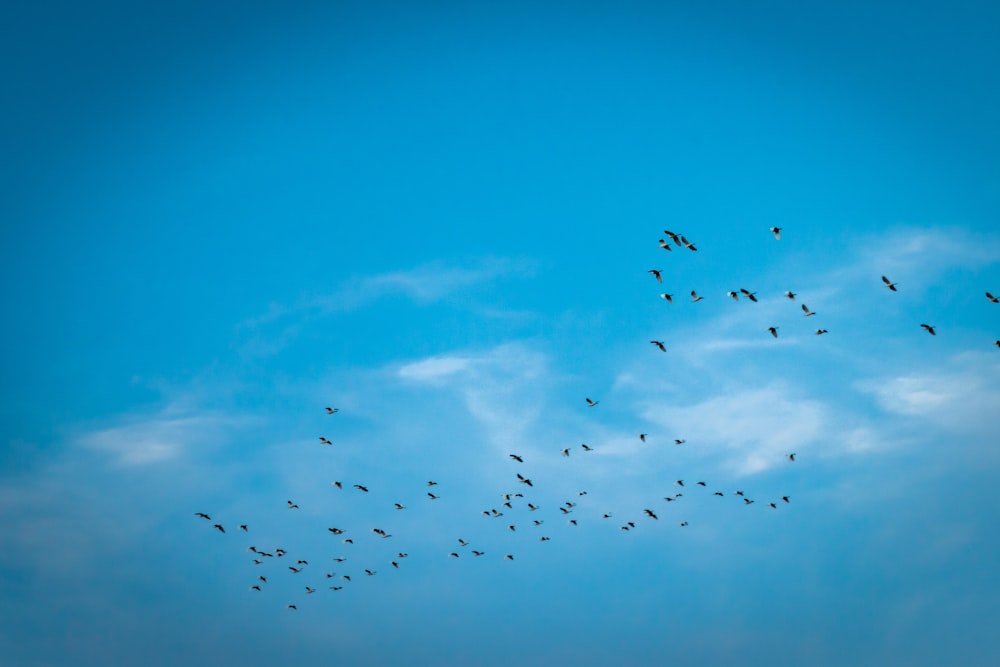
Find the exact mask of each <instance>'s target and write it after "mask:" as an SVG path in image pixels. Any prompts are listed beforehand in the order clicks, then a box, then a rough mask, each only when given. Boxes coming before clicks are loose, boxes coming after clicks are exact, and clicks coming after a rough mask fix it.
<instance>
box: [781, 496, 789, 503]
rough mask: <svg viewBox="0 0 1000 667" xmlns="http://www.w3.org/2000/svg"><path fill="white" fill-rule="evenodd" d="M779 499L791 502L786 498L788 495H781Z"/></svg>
mask: <svg viewBox="0 0 1000 667" xmlns="http://www.w3.org/2000/svg"><path fill="white" fill-rule="evenodd" d="M781 499H782V500H784V501H785V502H786V503H787V502H791V501H790V500H788V496H781Z"/></svg>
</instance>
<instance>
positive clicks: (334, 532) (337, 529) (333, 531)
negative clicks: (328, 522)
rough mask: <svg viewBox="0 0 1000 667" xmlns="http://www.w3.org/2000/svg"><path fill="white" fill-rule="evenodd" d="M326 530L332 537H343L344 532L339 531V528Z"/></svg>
mask: <svg viewBox="0 0 1000 667" xmlns="http://www.w3.org/2000/svg"><path fill="white" fill-rule="evenodd" d="M327 530H329V531H330V532H331V533H333V534H334V535H343V534H344V531H343V530H341V529H340V528H327Z"/></svg>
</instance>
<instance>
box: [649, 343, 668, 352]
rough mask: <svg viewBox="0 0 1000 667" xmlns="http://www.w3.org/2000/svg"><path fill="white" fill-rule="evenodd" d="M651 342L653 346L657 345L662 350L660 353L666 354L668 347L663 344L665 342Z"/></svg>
mask: <svg viewBox="0 0 1000 667" xmlns="http://www.w3.org/2000/svg"><path fill="white" fill-rule="evenodd" d="M649 342H650V344H651V345H655V346H656V347H658V348H660V352H666V351H667V346H666V345H664V344H663V341H661V340H651V341H649Z"/></svg>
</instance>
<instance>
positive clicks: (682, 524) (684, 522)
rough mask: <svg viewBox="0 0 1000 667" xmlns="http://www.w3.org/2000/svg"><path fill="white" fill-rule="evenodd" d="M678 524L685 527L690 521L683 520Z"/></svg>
mask: <svg viewBox="0 0 1000 667" xmlns="http://www.w3.org/2000/svg"><path fill="white" fill-rule="evenodd" d="M677 525H678V526H680V527H681V528H683V527H684V526H686V525H688V522H687V521H681V522H680V523H679V524H677Z"/></svg>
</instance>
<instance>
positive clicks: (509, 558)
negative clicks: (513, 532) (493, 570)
mask: <svg viewBox="0 0 1000 667" xmlns="http://www.w3.org/2000/svg"><path fill="white" fill-rule="evenodd" d="M504 559H505V560H514V554H507V555H505V556H504Z"/></svg>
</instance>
